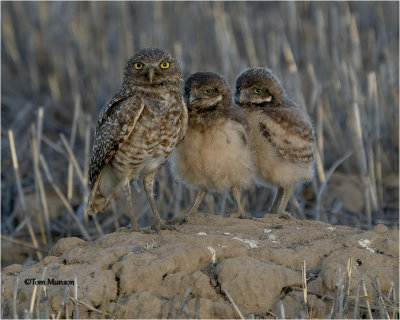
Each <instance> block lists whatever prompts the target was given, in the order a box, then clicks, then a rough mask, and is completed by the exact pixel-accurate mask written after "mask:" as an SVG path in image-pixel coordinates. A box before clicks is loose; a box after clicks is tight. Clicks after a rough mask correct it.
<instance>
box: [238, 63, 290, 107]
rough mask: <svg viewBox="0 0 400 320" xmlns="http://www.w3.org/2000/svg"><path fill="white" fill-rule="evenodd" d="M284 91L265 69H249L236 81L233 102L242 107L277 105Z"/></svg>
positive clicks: (269, 71)
mask: <svg viewBox="0 0 400 320" xmlns="http://www.w3.org/2000/svg"><path fill="white" fill-rule="evenodd" d="M284 97H285V90H284V89H283V88H282V85H281V83H280V81H279V79H278V77H277V76H276V75H275V74H274V73H273V72H272V71H271V70H270V69H268V68H267V67H265V68H262V67H258V68H250V69H247V70H245V71H243V72H242V73H241V74H240V75H239V76H238V77H237V79H236V90H235V98H234V99H235V102H236V103H237V104H238V105H240V106H242V107H246V106H254V105H258V106H268V105H271V106H272V105H274V104H279V103H280V102H282V100H283V99H284Z"/></svg>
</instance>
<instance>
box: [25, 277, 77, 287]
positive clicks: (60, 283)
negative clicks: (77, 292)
mask: <svg viewBox="0 0 400 320" xmlns="http://www.w3.org/2000/svg"><path fill="white" fill-rule="evenodd" d="M24 284H26V285H38V286H39V285H46V286H68V285H74V284H75V283H74V280H56V279H47V280H38V279H35V278H30V279H25V280H24Z"/></svg>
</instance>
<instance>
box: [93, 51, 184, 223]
mask: <svg viewBox="0 0 400 320" xmlns="http://www.w3.org/2000/svg"><path fill="white" fill-rule="evenodd" d="M182 83H183V80H182V75H181V68H180V66H179V64H178V62H177V61H176V59H175V58H173V57H172V56H171V55H169V54H168V53H167V52H165V51H163V50H160V49H154V48H150V49H143V50H141V51H139V52H138V53H136V54H135V55H134V56H133V57H131V58H130V59H129V60H128V62H127V64H126V66H125V71H124V81H123V84H122V88H121V90H120V91H119V92H118V93H117V94H116V95H115V96H114V97H113V98H112V99H111V101H110V102H109V103H107V104H106V105H105V106H104V107H103V109H102V110H101V112H100V115H99V118H98V121H97V127H96V131H95V135H94V145H93V151H92V156H91V159H90V167H89V184H90V190H91V191H90V199H89V208H88V212H89V214H95V213H96V212H98V211H104V210H105V209H107V208H108V207H109V206H110V204H111V201H112V200H113V199H114V197H115V196H116V194H117V193H118V192H119V191H120V190H121V189H124V190H125V191H126V195H127V197H128V200H129V202H128V204H130V213H131V220H132V227H133V229H135V230H137V229H139V226H138V225H137V223H136V222H135V220H134V217H133V211H132V204H131V199H130V198H131V197H130V185H129V183H130V181H131V180H135V179H138V178H139V177H140V176H143V185H144V188H145V191H146V195H147V198H148V201H149V202H150V206H151V208H152V210H153V214H154V224H153V225H152V228H153V229H154V230H156V231H157V230H158V229H159V228H160V226H161V227H162V226H164V224H163V223H161V219H160V215H159V213H158V210H157V208H156V205H155V201H154V197H153V182H154V175H155V174H156V172H157V169H158V168H159V167H160V166H161V164H162V163H164V162H165V161H166V160H167V158H168V156H169V155H170V153H171V152H172V151H173V149H174V148H175V146H176V145H177V144H178V143H179V142H180V141H181V140H182V139H183V137H184V136H185V132H186V128H187V110H186V106H185V103H184V100H183V97H182V92H181V89H182V86H181V85H182Z"/></svg>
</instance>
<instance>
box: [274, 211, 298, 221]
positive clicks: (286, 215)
mask: <svg viewBox="0 0 400 320" xmlns="http://www.w3.org/2000/svg"><path fill="white" fill-rule="evenodd" d="M277 215H278V218H279V219H286V220H293V219H294V216H293V215H292V214H291V213H290V212H287V211H284V212H281V213H277Z"/></svg>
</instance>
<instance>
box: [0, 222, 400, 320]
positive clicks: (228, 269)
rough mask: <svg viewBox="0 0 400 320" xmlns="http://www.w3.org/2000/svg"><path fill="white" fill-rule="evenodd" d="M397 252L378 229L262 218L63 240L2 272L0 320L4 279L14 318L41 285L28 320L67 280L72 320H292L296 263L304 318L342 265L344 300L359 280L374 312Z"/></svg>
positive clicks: (56, 301) (322, 309) (55, 306)
mask: <svg viewBox="0 0 400 320" xmlns="http://www.w3.org/2000/svg"><path fill="white" fill-rule="evenodd" d="M398 250H399V242H398V231H391V230H389V229H388V228H387V227H385V226H384V225H378V226H376V227H375V229H374V230H373V231H361V230H357V229H354V228H349V227H343V226H331V225H328V224H325V223H322V222H318V221H305V220H296V219H293V220H284V219H280V218H278V217H276V216H272V215H267V216H266V217H265V218H260V219H254V220H239V219H234V218H225V217H221V216H203V215H199V216H198V217H194V218H192V219H191V220H190V222H189V223H188V224H186V225H183V226H179V227H178V228H177V230H176V231H161V232H160V233H159V234H142V233H136V232H130V231H127V230H121V231H120V232H115V233H112V234H108V235H105V236H103V237H101V238H99V239H97V240H96V241H93V242H87V241H83V240H81V239H78V238H65V239H62V240H60V241H59V242H58V243H57V244H56V245H55V246H54V247H53V248H52V249H51V250H50V252H49V256H47V257H46V258H44V259H43V260H41V261H40V262H38V263H36V264H32V265H29V266H21V265H12V266H9V267H7V268H5V269H4V272H3V274H4V280H3V281H4V285H3V290H4V292H3V295H2V296H3V299H4V300H3V301H4V303H3V313H4V314H3V317H6V318H7V317H8V318H11V317H13V291H14V285H13V283H14V276H13V274H14V273H17V275H18V280H19V283H18V292H17V307H16V308H17V314H18V315H20V316H21V315H23V314H24V310H29V309H30V306H31V298H32V296H33V291H34V290H35V286H34V285H33V284H35V283H36V284H39V283H38V282H34V281H32V280H30V279H36V280H41V279H45V280H44V281H45V283H46V286H45V287H46V294H47V298H45V295H44V291H43V289H42V288H43V287H44V286H42V285H38V287H37V290H36V294H37V296H36V299H35V301H34V302H35V306H34V309H33V310H34V314H35V312H37V311H39V312H40V314H42V315H43V314H46V312H50V315H51V313H54V314H55V315H57V312H59V310H60V304H61V303H62V300H63V299H64V297H65V293H66V288H67V287H69V295H70V296H71V297H74V295H75V292H74V289H75V288H74V285H69V286H68V285H65V284H62V283H61V284H60V283H57V282H53V283H50V282H51V279H54V281H58V280H61V281H67V280H74V279H75V275H76V279H77V281H76V283H77V286H76V287H77V299H78V300H79V301H80V302H81V303H80V304H79V307H78V309H79V316H80V317H82V318H99V317H102V316H104V315H106V316H108V317H109V316H114V317H117V318H121V317H124V318H160V317H161V318H168V317H169V318H179V317H184V318H188V317H189V316H190V317H192V318H194V317H200V318H237V317H239V314H238V311H237V310H236V309H235V307H234V305H233V304H232V301H233V303H235V304H236V306H237V308H238V309H239V310H240V312H241V313H242V314H243V315H244V316H245V317H251V316H252V315H254V316H255V317H266V316H270V315H272V314H275V315H278V316H280V315H281V313H282V310H283V311H284V312H285V316H286V317H299V316H300V314H301V311H302V310H304V305H303V304H302V303H303V298H302V297H303V296H302V295H303V293H302V292H301V287H302V271H301V270H302V264H303V260H305V262H306V267H307V273H306V274H307V280H308V291H309V294H308V312H309V315H311V316H314V317H326V315H327V314H329V312H330V310H331V306H332V299H330V297H332V298H333V297H334V296H335V290H336V289H337V288H335V286H337V281H338V278H337V277H338V276H339V277H340V275H341V274H342V273H343V272H345V271H346V270H347V263H348V261H349V258H352V274H351V281H350V285H349V289H350V295H352V296H354V295H356V291H357V287H358V285H359V283H360V280H361V277H363V279H364V282H365V285H366V290H367V292H368V295H369V296H370V301H369V302H370V304H371V305H372V308H374V306H375V305H377V303H374V300H373V299H374V297H375V296H377V290H376V289H375V288H374V285H375V283H376V280H375V277H378V279H379V284H380V290H381V291H382V293H383V294H384V295H388V293H389V291H390V290H391V286H394V284H395V286H396V288H395V289H396V292H399V291H398V289H399V288H398V277H399V276H398V272H399V270H398V269H399V266H398V258H399V255H398V252H399V251H398ZM339 269H340V270H339ZM44 270H45V274H44ZM49 281H50V282H49ZM393 283H394V284H393ZM392 289H393V288H392ZM392 291H393V290H392ZM39 295H40V297H39ZM363 296H364V294H363V293H362V291H360V297H363ZM230 298H231V299H230ZM66 301H69V303H67V308H64V309H63V311H62V314H61V316H64V317H65V316H66V314H65V312H68V314H69V317H73V316H74V314H73V313H75V312H76V311H75V310H76V309H75V304H74V303H73V299H66ZM82 303H84V304H86V306H85V305H83V304H82ZM360 305H361V307H362V305H365V301H364V299H360ZM36 308H38V309H36ZM46 308H47V309H46ZM93 308H95V309H97V310H93ZM35 310H36V311H35ZM373 310H374V309H373ZM25 312H26V311H25Z"/></svg>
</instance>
